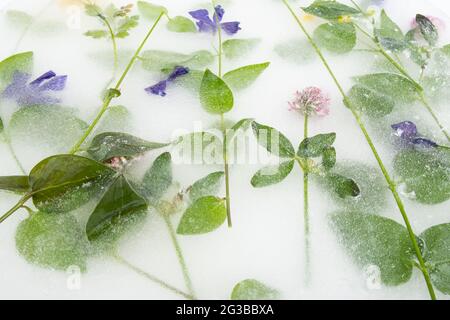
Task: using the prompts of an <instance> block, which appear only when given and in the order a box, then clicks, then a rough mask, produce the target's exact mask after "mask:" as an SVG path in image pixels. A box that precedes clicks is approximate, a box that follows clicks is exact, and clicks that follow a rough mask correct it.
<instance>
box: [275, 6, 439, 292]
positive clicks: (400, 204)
mask: <svg viewBox="0 0 450 320" xmlns="http://www.w3.org/2000/svg"><path fill="white" fill-rule="evenodd" d="M283 3H284V4H285V5H286V7H287V9H288V10H289V11H290V13H291V14H292V16H293V18H294V19H295V20H296V22H297V24H298V26H299V27H300V29H301V30H302V31H303V33H304V34H305V36H306V37H307V38H308V41H309V43H310V44H311V45H312V46H313V48H314V50H315V51H316V53H317V55H318V56H319V58H320V60H321V61H322V63H323V65H324V66H325V68H326V70H327V71H328V73H329V74H330V76H331V78H332V79H333V81H334V83H335V85H336V87H337V88H338V90H339V92H340V93H341V95H342V97H343V99H344V104H345V105H346V106H347V107H348V108H349V109H350V110H351V112H352V114H353V116H354V118H355V120H356V122H357V123H358V125H359V127H360V129H361V131H362V132H363V134H364V137H365V139H366V141H367V143H368V144H369V147H370V149H371V151H372V153H373V155H374V157H375V159H376V161H377V163H378V165H379V167H380V169H381V172H382V173H383V176H384V178H385V179H386V182H387V184H388V185H389V189H390V190H391V192H392V195H393V196H394V199H395V202H396V203H397V206H398V209H399V211H400V213H401V215H402V218H403V220H404V222H405V225H406V229H407V230H408V235H409V237H410V240H411V244H412V246H413V248H414V251H415V253H416V256H417V259H418V260H419V264H420V266H421V269H422V274H423V276H424V279H425V282H426V285H427V288H428V292H429V294H430V297H431V299H432V300H436V294H435V292H434V288H433V285H432V283H431V279H430V275H429V273H428V269H427V268H426V265H425V261H424V259H423V256H422V252H421V251H420V247H419V244H418V243H417V239H416V236H415V234H414V231H413V229H412V226H411V223H410V222H409V218H408V215H407V213H406V210H405V207H404V205H403V202H402V200H401V198H400V196H399V194H398V192H397V189H396V185H395V183H394V181H393V180H392V179H391V177H390V175H389V173H388V171H387V169H386V167H385V165H384V163H383V161H382V160H381V157H380V156H379V154H378V151H377V149H376V148H375V145H374V144H373V142H372V139H371V138H370V135H369V133H368V132H367V129H366V127H365V126H364V123H363V122H362V120H361V118H360V116H359V114H358V113H357V111H356V110H355V108H354V107H353V106H352V104H351V103H350V100H349V99H348V97H347V95H346V93H345V91H344V89H343V88H342V86H341V84H340V82H339V81H338V80H337V78H336V75H335V74H334V72H333V70H332V69H331V67H330V65H329V64H328V62H327V60H326V59H325V57H324V56H323V54H322V51H321V50H320V48H319V47H318V46H317V44H316V43H315V41H314V40H313V39H312V37H311V35H310V34H309V33H308V31H307V30H306V28H305V27H304V26H303V23H302V22H301V21H300V19H299V18H298V17H297V15H296V14H295V12H294V10H293V9H292V7H291V6H290V5H289V4H288V3H287V0H283Z"/></svg>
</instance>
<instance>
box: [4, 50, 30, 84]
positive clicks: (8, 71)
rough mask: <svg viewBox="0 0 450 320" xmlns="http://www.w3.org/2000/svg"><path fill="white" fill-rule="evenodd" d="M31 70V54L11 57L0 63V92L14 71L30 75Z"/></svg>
mask: <svg viewBox="0 0 450 320" xmlns="http://www.w3.org/2000/svg"><path fill="white" fill-rule="evenodd" d="M32 68H33V52H31V51H29V52H23V53H18V54H15V55H12V56H10V57H8V58H6V59H5V60H3V61H1V62H0V91H3V89H4V88H5V87H6V85H8V84H9V83H10V82H11V80H12V77H13V75H14V73H15V72H16V71H19V72H23V73H31V70H32Z"/></svg>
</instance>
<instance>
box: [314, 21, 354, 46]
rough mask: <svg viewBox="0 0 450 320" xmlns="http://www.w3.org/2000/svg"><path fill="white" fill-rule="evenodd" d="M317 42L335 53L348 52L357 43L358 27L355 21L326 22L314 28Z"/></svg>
mask: <svg viewBox="0 0 450 320" xmlns="http://www.w3.org/2000/svg"><path fill="white" fill-rule="evenodd" d="M314 40H315V41H316V42H317V44H318V45H319V46H321V47H323V48H325V49H326V50H328V51H331V52H334V53H346V52H349V51H351V50H352V49H353V48H354V47H355V45H356V29H355V26H354V25H353V23H339V22H330V23H324V24H322V25H320V26H319V27H317V29H316V30H314Z"/></svg>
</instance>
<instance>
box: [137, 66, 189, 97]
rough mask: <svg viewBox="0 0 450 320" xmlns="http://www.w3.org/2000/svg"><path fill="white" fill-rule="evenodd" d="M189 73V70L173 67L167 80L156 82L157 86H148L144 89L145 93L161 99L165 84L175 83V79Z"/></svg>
mask: <svg viewBox="0 0 450 320" xmlns="http://www.w3.org/2000/svg"><path fill="white" fill-rule="evenodd" d="M188 73H189V68H185V67H179V66H178V67H175V68H174V69H173V71H172V72H171V73H170V74H169V76H168V77H167V79H165V80H162V81H160V82H158V83H157V84H155V85H153V86H150V87H148V88H145V91H146V92H147V93H149V94H154V95H158V96H161V97H165V96H166V94H167V93H166V89H167V84H168V83H169V82H173V81H175V80H176V79H177V78H179V77H181V76H184V75H186V74H188Z"/></svg>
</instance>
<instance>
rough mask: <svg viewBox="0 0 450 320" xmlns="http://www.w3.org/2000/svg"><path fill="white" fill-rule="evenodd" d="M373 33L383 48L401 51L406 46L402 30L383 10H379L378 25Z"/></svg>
mask: <svg viewBox="0 0 450 320" xmlns="http://www.w3.org/2000/svg"><path fill="white" fill-rule="evenodd" d="M374 33H375V36H376V37H377V38H378V40H379V41H380V43H381V45H382V46H383V47H384V48H385V49H388V50H394V51H402V50H404V49H406V47H407V42H406V40H405V36H404V34H403V32H402V30H401V29H400V27H399V26H398V25H397V24H396V23H395V22H394V21H392V19H391V18H389V16H388V15H387V14H386V11H384V10H381V13H380V26H379V28H376V29H375V31H374Z"/></svg>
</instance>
